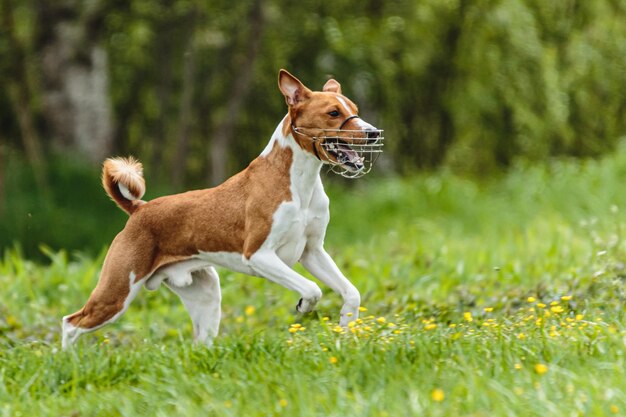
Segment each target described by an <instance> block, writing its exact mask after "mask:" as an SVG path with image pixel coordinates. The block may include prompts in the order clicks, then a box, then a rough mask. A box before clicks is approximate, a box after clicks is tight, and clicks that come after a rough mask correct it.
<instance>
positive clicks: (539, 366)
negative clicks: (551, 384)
mask: <svg viewBox="0 0 626 417" xmlns="http://www.w3.org/2000/svg"><path fill="white" fill-rule="evenodd" d="M535 372H537V373H538V374H539V375H543V374H545V373H546V372H548V366H547V365H545V364H543V363H538V364H536V365H535Z"/></svg>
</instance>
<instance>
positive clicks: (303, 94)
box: [278, 69, 311, 106]
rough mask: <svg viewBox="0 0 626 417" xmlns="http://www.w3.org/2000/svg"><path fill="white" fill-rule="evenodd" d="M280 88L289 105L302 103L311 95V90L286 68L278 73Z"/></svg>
mask: <svg viewBox="0 0 626 417" xmlns="http://www.w3.org/2000/svg"><path fill="white" fill-rule="evenodd" d="M278 88H280V91H281V92H282V93H283V95H284V96H285V101H286V102H287V105H289V106H293V105H295V104H297V103H300V102H301V101H304V100H306V99H307V98H309V97H310V95H311V90H309V89H308V88H306V87H305V86H304V84H302V83H301V82H300V80H299V79H297V78H296V77H294V76H293V75H291V74H289V72H287V71H286V70H284V69H281V70H280V72H279V73H278Z"/></svg>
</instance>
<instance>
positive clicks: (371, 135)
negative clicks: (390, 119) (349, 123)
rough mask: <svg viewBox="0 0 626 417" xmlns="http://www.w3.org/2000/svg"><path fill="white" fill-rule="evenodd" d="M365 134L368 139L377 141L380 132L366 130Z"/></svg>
mask: <svg viewBox="0 0 626 417" xmlns="http://www.w3.org/2000/svg"><path fill="white" fill-rule="evenodd" d="M366 132H367V138H368V139H378V138H379V137H380V130H378V129H368V130H367V131H366Z"/></svg>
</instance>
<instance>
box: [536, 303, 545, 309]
mask: <svg viewBox="0 0 626 417" xmlns="http://www.w3.org/2000/svg"><path fill="white" fill-rule="evenodd" d="M537 307H539V308H545V307H546V305H545V304H544V303H537Z"/></svg>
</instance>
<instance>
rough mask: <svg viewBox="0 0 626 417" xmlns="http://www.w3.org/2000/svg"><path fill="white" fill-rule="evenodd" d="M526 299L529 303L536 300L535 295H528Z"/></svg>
mask: <svg viewBox="0 0 626 417" xmlns="http://www.w3.org/2000/svg"><path fill="white" fill-rule="evenodd" d="M526 301H528V302H529V303H534V302H535V301H537V299H536V298H535V297H528V298H527V299H526Z"/></svg>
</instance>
